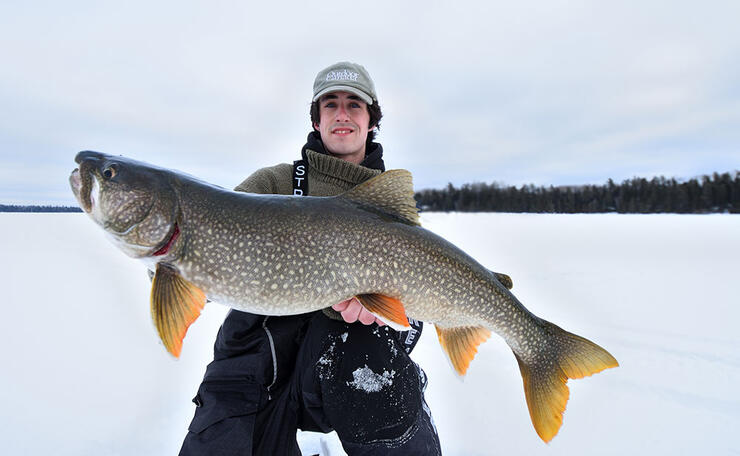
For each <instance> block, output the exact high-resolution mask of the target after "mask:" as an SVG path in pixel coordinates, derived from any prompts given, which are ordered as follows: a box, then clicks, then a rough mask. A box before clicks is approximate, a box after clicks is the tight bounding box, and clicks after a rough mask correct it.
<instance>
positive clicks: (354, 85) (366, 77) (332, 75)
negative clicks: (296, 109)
mask: <svg viewBox="0 0 740 456" xmlns="http://www.w3.org/2000/svg"><path fill="white" fill-rule="evenodd" d="M340 91H343V92H349V93H352V94H355V95H357V96H358V97H360V98H361V99H362V101H364V102H365V103H367V104H369V105H371V104H373V102H375V101H378V96H377V95H376V94H375V84H374V83H373V80H372V79H370V74H368V72H367V70H366V69H365V67H363V66H362V65H358V64H356V63H351V62H339V63H335V64H334V65H332V66H330V67H327V68H324V69H323V70H321V71H319V74H317V75H316V80H315V81H314V83H313V101H316V100H318V99H319V98H321V96H322V95H326V94H327V93H330V92H340Z"/></svg>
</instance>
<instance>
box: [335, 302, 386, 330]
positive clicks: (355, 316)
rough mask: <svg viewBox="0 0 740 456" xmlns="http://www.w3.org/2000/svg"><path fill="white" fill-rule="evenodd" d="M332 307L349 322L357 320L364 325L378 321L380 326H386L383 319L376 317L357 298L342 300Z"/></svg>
mask: <svg viewBox="0 0 740 456" xmlns="http://www.w3.org/2000/svg"><path fill="white" fill-rule="evenodd" d="M331 308H332V309H334V310H336V311H337V312H339V313H341V314H342V318H343V319H344V321H346V322H347V323H354V322H356V321H357V320H359V321H360V323H362V324H363V325H372V324H373V323H377V324H378V326H385V323H383V321H382V320H380V319H379V318H375V315H373V314H371V313H370V312H369V311H368V310H367V309H366V308H365V307H364V306H363V305H362V304H360V301H358V300H357V298H350V299H347V300H346V301H342V302H340V303H339V304H334V305H333V306H331Z"/></svg>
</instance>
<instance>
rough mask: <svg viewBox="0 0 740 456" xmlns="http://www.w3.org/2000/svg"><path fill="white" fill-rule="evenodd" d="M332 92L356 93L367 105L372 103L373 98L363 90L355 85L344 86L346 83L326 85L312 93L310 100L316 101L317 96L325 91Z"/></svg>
mask: <svg viewBox="0 0 740 456" xmlns="http://www.w3.org/2000/svg"><path fill="white" fill-rule="evenodd" d="M332 92H349V93H351V94H353V95H357V96H358V97H360V99H361V100H362V101H364V102H365V103H367V104H369V105H371V104H373V99H372V98H371V97H370V96H369V95H368V94H366V93H365V92H363V91H362V90H360V89H358V88H356V87H351V86H346V85H335V86H331V87H327V88H325V89H324V90H322V91H321V92H319V93H317V94H316V95H314V97H313V100H312V101H316V100H318V99H319V98H321V97H323V96H324V95H326V94H327V93H332Z"/></svg>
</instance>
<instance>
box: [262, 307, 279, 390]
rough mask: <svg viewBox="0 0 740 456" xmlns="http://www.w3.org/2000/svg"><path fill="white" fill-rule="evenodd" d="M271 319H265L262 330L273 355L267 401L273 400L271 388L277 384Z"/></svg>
mask: <svg viewBox="0 0 740 456" xmlns="http://www.w3.org/2000/svg"><path fill="white" fill-rule="evenodd" d="M268 318H270V317H269V316H268V317H265V319H264V320H263V321H262V329H264V330H265V333H267V339H268V340H269V341H270V352H271V353H272V383H270V384H269V385H268V386H267V400H268V401H269V400H272V396H271V395H270V388H272V387H273V386H274V385H275V382H277V356H276V355H275V341H274V340H273V338H272V333H271V332H270V329H269V328H268V327H267V319H268Z"/></svg>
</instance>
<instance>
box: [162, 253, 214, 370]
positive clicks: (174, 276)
mask: <svg viewBox="0 0 740 456" xmlns="http://www.w3.org/2000/svg"><path fill="white" fill-rule="evenodd" d="M205 303H206V295H205V293H203V292H202V291H201V290H200V288H198V287H196V286H195V285H193V284H192V283H190V282H188V281H187V280H185V279H183V278H182V277H181V276H180V274H178V272H177V270H176V269H175V268H173V267H171V266H167V265H162V264H157V272H156V273H155V275H154V279H153V280H152V294H151V306H152V319H153V320H154V325H155V326H156V327H157V332H158V333H159V338H160V339H162V343H164V346H165V348H166V349H167V351H168V352H170V353H171V354H172V355H173V356H174V357H175V358H177V357H179V356H180V350H181V349H182V340H183V338H185V333H187V332H188V327H189V326H190V325H191V324H192V323H193V322H194V321H195V320H197V319H198V317H199V316H200V311H201V310H202V309H203V306H204V305H205Z"/></svg>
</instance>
